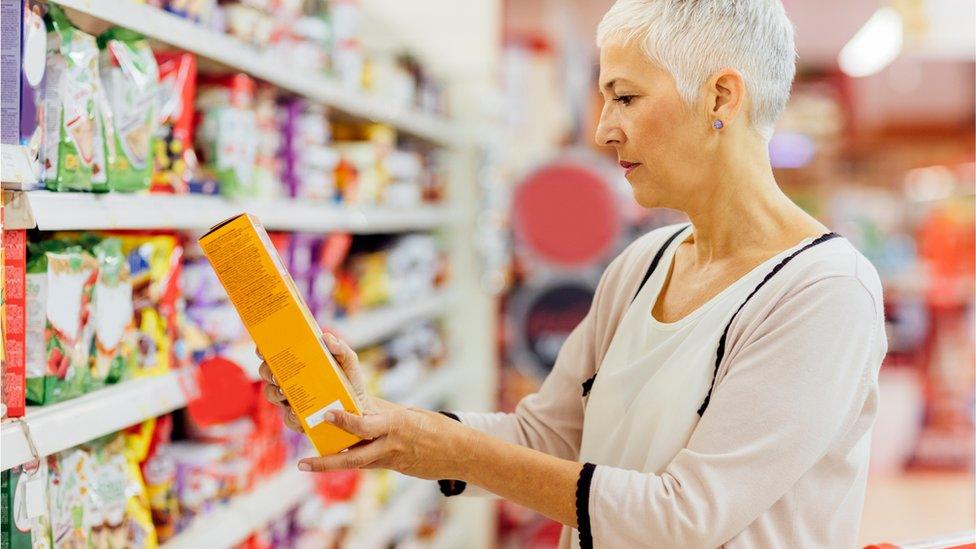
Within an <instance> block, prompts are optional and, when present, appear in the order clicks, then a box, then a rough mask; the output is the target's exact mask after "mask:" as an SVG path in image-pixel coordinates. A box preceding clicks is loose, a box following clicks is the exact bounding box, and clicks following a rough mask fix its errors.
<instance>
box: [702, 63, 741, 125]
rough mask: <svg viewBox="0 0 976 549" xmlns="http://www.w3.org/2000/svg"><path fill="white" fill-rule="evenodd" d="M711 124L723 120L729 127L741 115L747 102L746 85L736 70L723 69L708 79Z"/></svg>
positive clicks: (723, 123) (708, 104)
mask: <svg viewBox="0 0 976 549" xmlns="http://www.w3.org/2000/svg"><path fill="white" fill-rule="evenodd" d="M705 98H706V103H705V104H706V106H707V107H708V117H709V123H710V124H711V123H712V122H714V121H716V120H721V121H722V125H723V126H725V125H728V124H729V123H730V122H731V121H732V120H734V119H735V117H736V116H737V115H738V114H739V111H740V110H741V109H742V105H744V104H745V101H746V84H745V82H744V81H743V80H742V75H741V74H739V71H737V70H735V69H722V70H720V71H718V72H716V73H715V74H713V75H712V77H711V78H709V79H708V84H706V88H705Z"/></svg>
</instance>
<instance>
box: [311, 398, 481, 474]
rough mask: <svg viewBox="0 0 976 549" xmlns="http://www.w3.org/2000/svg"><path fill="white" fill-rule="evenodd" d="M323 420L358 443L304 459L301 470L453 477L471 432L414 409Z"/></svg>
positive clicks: (335, 414) (330, 415)
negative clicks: (373, 471)
mask: <svg viewBox="0 0 976 549" xmlns="http://www.w3.org/2000/svg"><path fill="white" fill-rule="evenodd" d="M325 420H326V421H328V422H329V423H332V424H333V425H335V426H337V427H339V428H341V429H343V430H345V431H348V432H350V433H352V434H354V435H356V436H358V437H360V438H362V439H363V441H362V442H360V443H359V444H356V445H355V446H353V447H351V448H349V449H348V450H346V451H344V452H340V453H338V454H334V455H331V456H325V457H317V458H307V459H303V460H301V461H300V462H299V464H298V468H299V469H301V470H302V471H315V472H322V471H334V470H340V469H393V470H395V471H399V472H401V473H404V474H406V475H410V476H412V477H419V478H424V479H430V480H433V479H442V478H458V477H457V475H458V474H459V472H460V471H459V470H458V469H459V467H458V464H459V463H461V462H462V461H463V460H464V459H465V458H464V456H465V455H466V453H467V452H469V451H470V449H469V446H470V444H469V442H470V441H471V440H472V439H471V436H470V435H471V434H472V432H471V430H470V429H468V428H466V427H464V426H463V425H461V424H460V423H458V422H457V421H454V420H453V419H450V418H448V417H446V416H444V415H443V414H439V413H436V412H430V411H427V410H420V409H417V408H399V409H390V410H387V411H383V412H379V413H366V414H365V415H362V416H357V415H355V414H350V413H349V412H345V411H333V412H329V413H327V414H326V416H325Z"/></svg>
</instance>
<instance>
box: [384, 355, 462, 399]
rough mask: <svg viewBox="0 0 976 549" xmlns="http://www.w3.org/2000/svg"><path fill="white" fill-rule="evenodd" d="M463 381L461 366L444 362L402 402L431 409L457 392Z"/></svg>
mask: <svg viewBox="0 0 976 549" xmlns="http://www.w3.org/2000/svg"><path fill="white" fill-rule="evenodd" d="M463 381H464V380H463V377H462V376H461V369H460V367H458V366H457V365H456V364H450V363H448V364H444V365H442V366H441V367H439V368H438V369H437V370H435V371H434V372H433V373H431V374H428V375H427V376H426V377H425V378H423V379H422V380H421V381H420V383H419V385H420V387H419V388H418V389H417V391H415V392H413V393H411V394H410V395H408V396H407V397H406V398H404V399H402V400H401V401H400V404H403V405H404V406H414V407H417V408H427V409H429V408H431V407H432V406H435V405H437V404H438V401H440V400H441V399H442V398H444V397H446V396H447V395H450V394H452V393H454V392H456V390H457V386H458V385H459V384H460V383H462V382H463Z"/></svg>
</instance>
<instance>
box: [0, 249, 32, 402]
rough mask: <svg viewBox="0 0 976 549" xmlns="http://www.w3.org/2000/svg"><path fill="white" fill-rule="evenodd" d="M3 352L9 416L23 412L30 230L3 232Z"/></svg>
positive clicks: (4, 399) (4, 381)
mask: <svg viewBox="0 0 976 549" xmlns="http://www.w3.org/2000/svg"><path fill="white" fill-rule="evenodd" d="M3 269H4V319H3V320H4V324H5V332H4V350H3V351H4V352H3V403H4V404H5V405H6V406H7V415H6V417H22V416H23V415H24V396H25V393H24V390H25V386H24V382H25V379H24V376H25V375H26V372H25V370H24V365H25V344H26V342H25V340H24V335H25V333H26V329H25V328H26V325H25V324H26V316H25V315H26V308H25V305H26V294H27V292H26V284H27V280H26V277H27V232H26V231H22V230H12V231H11V230H7V231H3Z"/></svg>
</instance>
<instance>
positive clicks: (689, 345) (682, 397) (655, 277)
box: [580, 226, 814, 474]
mask: <svg viewBox="0 0 976 549" xmlns="http://www.w3.org/2000/svg"><path fill="white" fill-rule="evenodd" d="M691 234H692V231H691V226H689V227H688V229H686V230H685V231H684V232H682V233H681V234H680V235H679V236H678V238H676V239H675V240H674V241H673V242H672V243H671V245H670V246H668V249H667V250H666V252H665V254H664V255H663V256H662V257H661V261H660V263H659V264H658V265H657V268H656V269H655V270H654V273H653V274H652V275H651V277H650V278H649V279H648V281H647V283H646V284H644V287H643V288H642V289H641V291H640V292H639V293H638V295H637V297H636V299H634V302H633V304H631V306H630V307H629V309H628V310H627V312H626V313H625V314H624V317H623V319H622V320H621V322H620V324H619V325H618V326H617V331H616V333H615V334H614V336H613V339H612V340H611V342H610V348H609V349H608V350H607V354H606V356H604V357H603V361H602V362H601V365H600V370H599V375H597V377H596V381H595V382H594V384H593V387H592V390H591V392H590V394H589V396H588V397H586V403H585V407H586V410H585V411H586V416H585V420H584V423H583V442H582V447H581V450H580V461H584V462H585V461H589V462H591V463H595V464H598V465H610V466H613V467H621V468H624V469H630V470H634V471H642V472H645V473H657V474H660V473H662V472H663V471H664V469H665V468H666V467H667V465H668V463H670V462H671V460H672V459H673V458H674V456H675V455H676V454H677V453H678V451H680V450H681V449H682V448H684V447H685V445H687V444H688V439H689V438H690V437H691V433H692V431H694V430H695V426H697V425H698V419H699V416H698V407H699V406H700V405H701V403H702V401H703V400H704V399H705V395H706V394H707V393H708V389H709V387H710V385H711V383H712V377H713V376H714V373H715V353H716V349H717V347H718V341H719V338H720V337H721V335H722V331H723V330H725V326H726V325H727V324H728V322H729V319H730V318H731V317H732V315H733V314H734V313H735V310H736V309H737V308H738V307H739V305H741V304H742V303H743V302H744V301H745V300H746V298H747V297H748V296H749V293H750V292H752V290H753V289H754V288H755V287H756V286H757V285H758V284H759V283H760V282H762V279H763V277H765V276H766V274H767V273H769V272H770V271H771V270H772V269H773V267H774V266H775V265H776V264H777V263H779V262H780V261H782V260H783V258H785V257H787V256H788V255H790V254H791V253H793V252H794V251H796V250H798V249H800V248H802V247H803V246H805V245H807V244H808V243H810V242H811V241H812V240H814V239H813V238H808V239H806V240H804V241H802V242H800V243H799V244H797V245H796V246H794V247H793V248H790V249H788V250H784V251H783V252H781V253H779V254H777V255H776V256H775V257H772V258H770V259H768V260H767V261H765V262H763V263H762V264H760V265H758V266H757V267H755V268H754V269H753V270H752V271H750V272H749V273H747V274H746V275H744V276H742V277H741V278H739V279H738V280H736V281H735V282H733V283H732V284H731V285H730V286H728V287H727V288H725V289H724V290H722V291H721V292H720V293H719V294H717V295H716V296H714V297H713V298H711V299H710V300H708V302H706V303H704V304H703V305H701V306H700V307H698V308H697V309H695V310H694V311H692V312H691V313H690V314H688V315H686V316H685V317H683V318H681V319H680V320H678V321H677V322H672V323H664V322H660V321H658V320H657V319H656V318H654V315H653V314H651V311H652V310H653V308H654V304H655V303H656V302H657V300H658V297H659V296H660V294H661V289H662V287H663V286H664V282H665V281H666V280H667V278H668V275H669V274H670V273H671V271H672V270H673V268H674V256H675V254H676V252H677V250H678V248H679V247H680V245H681V243H682V242H685V241H687V240H688V238H689V237H690V236H691ZM808 252H809V250H807V252H804V253H808Z"/></svg>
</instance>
